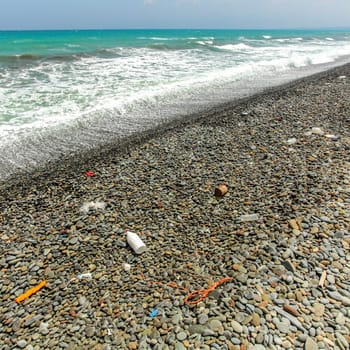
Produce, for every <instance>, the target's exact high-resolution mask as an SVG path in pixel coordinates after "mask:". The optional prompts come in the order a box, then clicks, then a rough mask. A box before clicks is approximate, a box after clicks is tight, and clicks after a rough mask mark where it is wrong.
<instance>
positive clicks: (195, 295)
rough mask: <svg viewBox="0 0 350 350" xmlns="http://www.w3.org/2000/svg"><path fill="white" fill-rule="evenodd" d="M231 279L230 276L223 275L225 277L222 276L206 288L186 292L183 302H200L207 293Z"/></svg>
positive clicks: (188, 303) (190, 303)
mask: <svg viewBox="0 0 350 350" xmlns="http://www.w3.org/2000/svg"><path fill="white" fill-rule="evenodd" d="M232 280H233V278H231V277H225V278H222V279H221V280H219V281H217V282H215V283H213V284H212V285H211V286H209V287H208V288H207V289H199V290H195V291H194V292H191V293H189V294H187V296H186V298H185V303H186V304H187V305H196V304H198V303H199V302H201V301H203V300H204V299H206V298H207V297H208V295H209V293H210V292H212V291H214V290H215V289H216V288H217V287H219V286H220V285H221V284H223V283H226V282H229V281H232Z"/></svg>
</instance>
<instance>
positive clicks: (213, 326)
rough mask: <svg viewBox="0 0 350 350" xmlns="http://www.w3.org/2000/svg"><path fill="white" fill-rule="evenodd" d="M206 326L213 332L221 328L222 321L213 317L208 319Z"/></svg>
mask: <svg viewBox="0 0 350 350" xmlns="http://www.w3.org/2000/svg"><path fill="white" fill-rule="evenodd" d="M208 327H209V328H210V329H211V330H212V331H214V332H219V331H220V330H223V326H222V323H221V322H220V321H219V320H215V319H214V320H211V321H209V324H208Z"/></svg>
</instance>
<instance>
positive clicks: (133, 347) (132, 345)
mask: <svg viewBox="0 0 350 350" xmlns="http://www.w3.org/2000/svg"><path fill="white" fill-rule="evenodd" d="M128 348H129V349H130V350H137V342H136V341H132V342H130V343H129V344H128Z"/></svg>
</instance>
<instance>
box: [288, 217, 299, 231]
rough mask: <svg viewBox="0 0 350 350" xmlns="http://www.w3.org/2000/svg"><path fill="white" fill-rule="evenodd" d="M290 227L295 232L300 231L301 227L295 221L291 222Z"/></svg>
mask: <svg viewBox="0 0 350 350" xmlns="http://www.w3.org/2000/svg"><path fill="white" fill-rule="evenodd" d="M289 225H290V227H291V228H292V229H293V230H299V225H298V223H297V221H296V220H295V219H291V220H289Z"/></svg>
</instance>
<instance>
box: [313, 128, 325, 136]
mask: <svg viewBox="0 0 350 350" xmlns="http://www.w3.org/2000/svg"><path fill="white" fill-rule="evenodd" d="M311 133H312V134H314V135H320V136H322V135H324V131H323V130H322V129H321V128H318V127H313V128H312V129H311Z"/></svg>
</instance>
